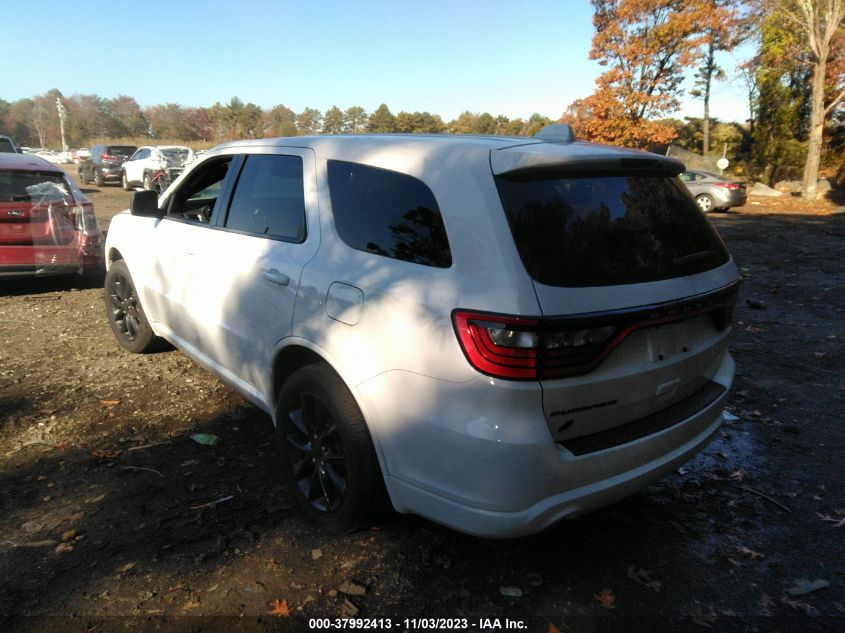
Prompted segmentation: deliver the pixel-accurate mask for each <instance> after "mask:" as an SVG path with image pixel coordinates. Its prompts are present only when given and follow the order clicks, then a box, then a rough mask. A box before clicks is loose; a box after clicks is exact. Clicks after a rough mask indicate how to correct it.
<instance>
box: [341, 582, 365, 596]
mask: <svg viewBox="0 0 845 633" xmlns="http://www.w3.org/2000/svg"><path fill="white" fill-rule="evenodd" d="M337 590H338V591H339V592H340V593H345V594H346V595H347V596H363V595H366V593H367V588H366V587H362V586H361V585H358V584H356V583H354V582H344V583H342V584H341V585H340V587H338V588H337Z"/></svg>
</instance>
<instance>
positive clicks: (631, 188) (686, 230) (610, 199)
mask: <svg viewBox="0 0 845 633" xmlns="http://www.w3.org/2000/svg"><path fill="white" fill-rule="evenodd" d="M496 186H497V187H498V190H499V195H500V197H501V199H502V204H503V206H504V208H505V213H506V214H507V217H508V222H509V223H510V226H511V232H512V233H513V236H514V240H515V241H516V246H517V249H518V250H519V254H520V257H521V258H522V262H523V264H524V265H525V268H526V270H527V271H528V273H529V274H530V275H531V276H532V277H533V278H534V279H535V280H536V281H538V282H540V283H542V284H546V285H550V286H566V287H584V286H611V285H621V284H636V283H645V282H651V281H658V280H662V279H671V278H674V277H684V276H687V275H692V274H695V273H700V272H704V271H705V270H710V269H712V268H716V267H717V266H720V265H722V264H725V263H726V262H727V261H728V260H729V255H728V252H727V250H726V249H725V246H724V244H723V243H722V240H721V238H720V237H719V235H718V234H717V233H716V231H715V229H713V227H712V226H710V223H709V222H708V221H707V219H706V218H705V217H704V215H703V214H702V213H701V211H700V210H699V209H698V207H697V206H696V204H695V202H694V201H693V200H692V198H691V197H690V196H689V195H688V194H687V193H686V192H685V191H684V189H683V185H682V184H681V183H680V181H678V179H677V178H673V177H667V176H656V175H655V176H648V175H625V174H618V173H617V174H606V175H592V176H586V177H585V176H577V177H567V176H565V175H562V176H560V177H557V176H551V177H549V176H547V175H544V176H542V177H537V176H533V177H532V176H529V177H525V176H522V177H518V176H517V177H501V176H499V177H496Z"/></svg>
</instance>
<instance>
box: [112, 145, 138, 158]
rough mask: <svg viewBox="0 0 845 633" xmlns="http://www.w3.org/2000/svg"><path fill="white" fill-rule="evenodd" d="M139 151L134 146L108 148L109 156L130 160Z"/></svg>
mask: <svg viewBox="0 0 845 633" xmlns="http://www.w3.org/2000/svg"><path fill="white" fill-rule="evenodd" d="M136 149H138V148H137V147H134V146H132V145H109V146H108V147H107V148H106V154H108V155H109V156H120V157H121V158H129V157H130V156H132V154H134V153H135V150H136Z"/></svg>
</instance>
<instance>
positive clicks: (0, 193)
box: [0, 171, 73, 204]
mask: <svg viewBox="0 0 845 633" xmlns="http://www.w3.org/2000/svg"><path fill="white" fill-rule="evenodd" d="M0 202H32V203H33V204H39V203H50V202H60V203H71V202H73V196H72V195H71V193H70V190H69V188H68V186H67V183H66V182H65V179H64V176H62V175H61V174H56V173H51V172H40V171H0Z"/></svg>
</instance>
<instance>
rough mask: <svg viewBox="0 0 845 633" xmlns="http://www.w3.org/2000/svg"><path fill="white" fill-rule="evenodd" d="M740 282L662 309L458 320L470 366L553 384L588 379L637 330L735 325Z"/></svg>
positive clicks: (457, 316)
mask: <svg viewBox="0 0 845 633" xmlns="http://www.w3.org/2000/svg"><path fill="white" fill-rule="evenodd" d="M738 288H739V282H734V283H731V284H729V285H727V286H725V287H724V288H720V289H718V290H715V291H713V292H710V293H707V294H704V295H699V296H696V297H689V298H686V299H681V300H679V301H671V302H667V303H663V304H658V305H651V306H641V307H637V308H632V309H623V310H617V311H610V312H602V313H597V312H596V313H591V314H580V315H572V316H568V317H567V316H559V317H536V318H535V317H520V316H511V315H501V314H491V313H487V312H475V311H468V310H455V311H454V312H453V313H452V320H453V323H454V326H455V332H456V333H457V335H458V341H459V343H460V345H461V349H462V350H463V352H464V355H465V356H466V357H467V360H468V361H469V363H470V365H472V366H473V367H474V368H475V369H477V370H478V371H480V372H481V373H483V374H487V375H488V376H493V377H494V378H506V379H510V380H549V379H554V378H564V377H567V376H578V375H580V374H586V373H588V372H590V371H592V370H593V369H595V368H596V367H598V366H599V364H601V362H602V361H603V360H604V359H605V358H607V357H608V356H609V355H610V354H611V353H612V352H613V350H615V349H616V348H617V347H619V345H621V344H622V342H623V341H624V340H625V339H626V338H627V337H628V336H629V335H630V334H631V333H632V332H635V331H637V330H640V329H643V328H648V327H655V326H658V325H664V324H667V323H675V322H678V321H684V320H686V319H689V318H692V317H695V316H699V315H704V314H709V315H710V318H711V319H712V322H713V325H714V326H715V328H716V329H717V330H719V331H723V330H725V329H726V328H728V327H729V326H730V324H731V319H732V317H733V307H734V305H735V304H736V300H737V294H738V292H737V291H738Z"/></svg>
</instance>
